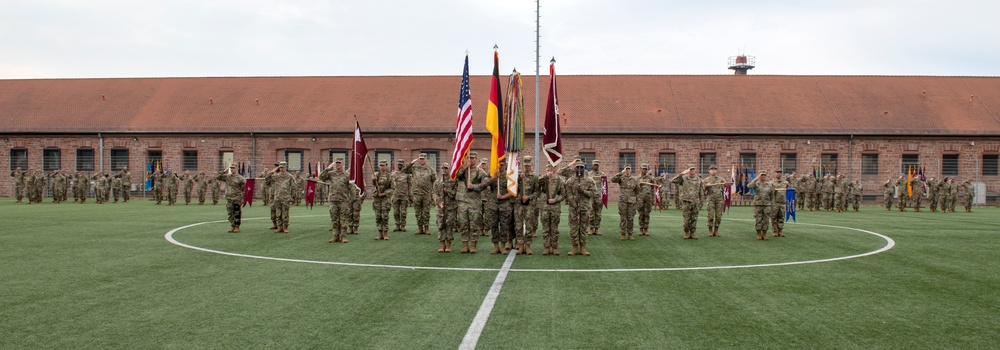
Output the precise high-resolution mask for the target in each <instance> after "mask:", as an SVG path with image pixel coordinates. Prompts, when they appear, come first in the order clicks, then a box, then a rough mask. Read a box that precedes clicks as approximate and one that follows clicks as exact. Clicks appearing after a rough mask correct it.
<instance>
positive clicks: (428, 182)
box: [403, 153, 437, 235]
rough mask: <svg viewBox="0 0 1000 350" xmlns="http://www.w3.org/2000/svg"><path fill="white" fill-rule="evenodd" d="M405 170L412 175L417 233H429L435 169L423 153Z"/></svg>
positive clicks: (411, 185)
mask: <svg viewBox="0 0 1000 350" xmlns="http://www.w3.org/2000/svg"><path fill="white" fill-rule="evenodd" d="M403 172H404V173H406V174H407V175H410V192H411V195H412V202H413V211H414V213H415V214H416V216H417V232H416V233H414V234H416V235H429V234H431V230H430V221H431V206H432V205H434V193H433V191H434V179H435V178H436V177H437V175H435V171H434V169H431V167H429V166H427V154H426V153H421V154H420V155H419V156H417V159H414V160H413V161H411V162H410V163H409V164H407V165H406V166H405V167H403Z"/></svg>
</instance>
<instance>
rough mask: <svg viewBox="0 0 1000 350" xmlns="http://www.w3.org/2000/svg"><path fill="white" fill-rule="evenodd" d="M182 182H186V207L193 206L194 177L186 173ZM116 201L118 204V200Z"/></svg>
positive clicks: (182, 177)
mask: <svg viewBox="0 0 1000 350" xmlns="http://www.w3.org/2000/svg"><path fill="white" fill-rule="evenodd" d="M181 181H182V182H184V205H188V204H191V191H192V190H194V175H191V174H188V172H187V171H185V172H184V176H181ZM115 198H117V196H116V197H115ZM115 201H116V202H117V200H115Z"/></svg>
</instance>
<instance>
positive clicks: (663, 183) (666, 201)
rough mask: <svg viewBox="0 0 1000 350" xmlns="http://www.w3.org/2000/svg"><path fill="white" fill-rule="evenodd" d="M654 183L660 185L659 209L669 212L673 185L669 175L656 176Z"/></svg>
mask: <svg viewBox="0 0 1000 350" xmlns="http://www.w3.org/2000/svg"><path fill="white" fill-rule="evenodd" d="M656 183H657V184H659V185H660V207H661V208H663V209H664V210H670V192H671V191H672V189H673V187H674V184H673V183H671V182H670V176H669V174H667V173H663V174H661V175H660V176H657V177H656Z"/></svg>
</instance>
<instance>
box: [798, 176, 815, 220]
mask: <svg viewBox="0 0 1000 350" xmlns="http://www.w3.org/2000/svg"><path fill="white" fill-rule="evenodd" d="M799 183H800V184H802V202H805V204H806V208H807V209H809V211H813V210H814V209H815V210H819V205H817V204H816V203H817V201H816V175H815V174H814V173H812V172H810V173H809V174H806V175H805V176H803V177H802V179H801V181H799Z"/></svg>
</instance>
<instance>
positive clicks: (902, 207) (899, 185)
mask: <svg viewBox="0 0 1000 350" xmlns="http://www.w3.org/2000/svg"><path fill="white" fill-rule="evenodd" d="M906 184H907V182H906V176H905V175H899V180H896V194H897V196H898V198H897V200H896V206H897V207H899V211H900V212H904V211H906V202H908V201H909V198H908V197H909V195H908V194H907V193H906Z"/></svg>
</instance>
